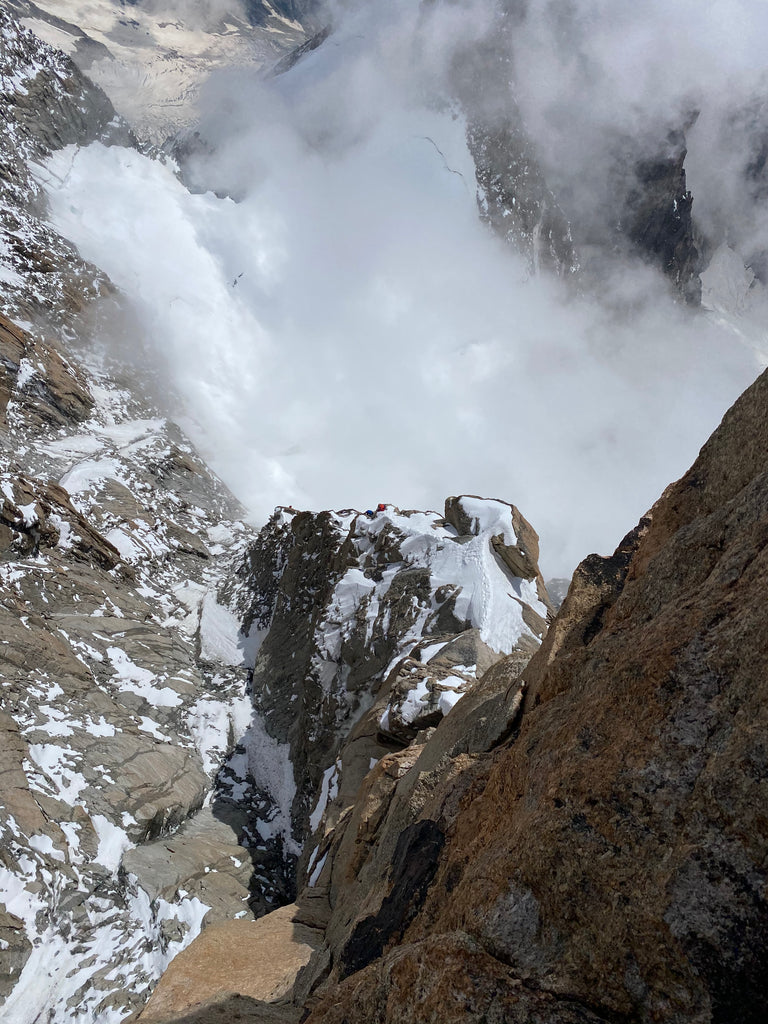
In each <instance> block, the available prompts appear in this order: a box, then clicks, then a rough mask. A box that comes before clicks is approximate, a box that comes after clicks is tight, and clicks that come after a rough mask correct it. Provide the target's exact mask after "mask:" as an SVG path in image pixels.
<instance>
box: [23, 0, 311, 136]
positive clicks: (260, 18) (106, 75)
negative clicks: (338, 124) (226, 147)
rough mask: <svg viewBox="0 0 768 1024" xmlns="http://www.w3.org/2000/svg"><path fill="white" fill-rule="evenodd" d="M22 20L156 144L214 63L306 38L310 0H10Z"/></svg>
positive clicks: (249, 60)
mask: <svg viewBox="0 0 768 1024" xmlns="http://www.w3.org/2000/svg"><path fill="white" fill-rule="evenodd" d="M7 6H8V7H9V9H10V10H12V11H13V12H14V13H15V14H16V15H17V16H18V17H19V18H20V20H21V22H22V24H23V25H25V27H27V28H31V29H32V30H33V31H34V32H35V33H36V34H37V35H38V36H40V38H42V39H44V40H45V41H46V42H48V43H51V44H52V45H53V46H56V47H57V48H59V49H61V50H63V51H64V52H65V53H68V54H69V55H70V56H71V57H73V59H74V60H75V62H76V63H77V64H78V65H79V66H80V67H81V68H82V69H83V70H85V71H87V73H88V75H89V76H90V77H91V78H92V79H93V80H94V81H95V82H96V83H97V84H98V85H100V86H102V88H104V89H105V91H106V92H107V94H108V95H109V96H110V98H111V99H112V101H113V103H114V104H115V107H116V109H117V110H118V112H119V113H120V114H122V115H123V116H124V117H126V118H127V119H128V120H129V121H130V123H131V124H132V125H133V127H134V128H135V130H136V132H137V134H138V135H139V137H140V138H142V139H143V140H145V141H149V142H152V143H157V144H159V143H162V142H163V141H164V140H165V139H166V138H167V137H168V136H169V135H172V134H175V132H177V131H178V130H179V129H180V128H182V127H186V126H188V125H189V124H190V123H192V121H193V120H194V104H195V100H196V97H197V95H198V91H199V87H200V85H201V83H202V81H203V80H204V79H205V78H206V77H207V76H208V75H209V74H210V73H211V72H212V71H214V70H216V69H217V68H223V67H227V68H232V67H243V66H247V67H254V68H260V67H269V66H270V65H272V64H274V63H275V62H276V61H277V60H278V59H279V58H280V57H281V56H283V55H284V54H286V53H288V52H290V51H291V50H292V49H294V48H295V47H296V46H297V45H299V44H300V43H301V42H302V41H303V40H304V38H305V36H306V34H307V33H306V32H305V29H304V26H303V23H304V20H305V19H306V20H307V24H308V25H309V26H310V27H312V26H313V24H314V22H313V21H312V17H311V16H312V13H313V11H314V9H315V8H316V4H315V3H314V0H285V2H282V3H280V2H276V3H274V4H269V3H266V2H263V0H246V2H244V3H240V2H238V0H235V2H232V3H229V2H217V3H210V2H206V3H189V4H185V3H179V2H174V0H169V2H160V0H96V2H92V3H86V2H84V0H39V2H33V0H10V3H9V4H8V5H7Z"/></svg>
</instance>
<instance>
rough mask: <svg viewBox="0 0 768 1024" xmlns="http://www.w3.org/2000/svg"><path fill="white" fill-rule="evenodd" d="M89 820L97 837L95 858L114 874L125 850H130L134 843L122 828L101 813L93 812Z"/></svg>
mask: <svg viewBox="0 0 768 1024" xmlns="http://www.w3.org/2000/svg"><path fill="white" fill-rule="evenodd" d="M91 820H92V821H93V827H94V828H95V829H96V834H97V835H98V837H99V849H98V852H97V853H96V857H95V860H96V861H97V862H98V863H99V864H101V865H102V866H103V867H105V868H106V869H107V870H108V871H110V872H111V873H112V874H113V875H114V874H116V873H117V870H118V868H119V867H120V862H121V861H122V859H123V854H124V853H125V851H126V850H132V849H133V847H134V845H135V844H134V843H132V842H131V841H130V839H129V838H128V836H127V835H126V833H125V832H124V830H123V829H121V828H118V826H117V825H113V824H112V822H111V821H110V820H109V819H108V818H105V817H104V815H103V814H94V815H93V816H92V818H91Z"/></svg>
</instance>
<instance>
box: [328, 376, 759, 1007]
mask: <svg viewBox="0 0 768 1024" xmlns="http://www.w3.org/2000/svg"><path fill="white" fill-rule="evenodd" d="M767 603H768V375H763V377H761V378H760V379H759V380H758V381H757V382H756V383H755V384H754V385H753V387H752V388H750V389H749V390H748V391H747V392H746V393H745V395H744V396H742V398H741V399H740V400H739V402H737V403H736V405H735V406H734V408H733V409H732V410H731V411H730V412H729V413H728V414H727V415H726V417H725V418H724V421H723V423H722V425H721V426H720V428H719V429H718V430H717V432H716V433H715V434H714V435H713V437H712V438H711V439H710V441H709V442H708V443H707V445H706V446H705V447H704V449H703V450H702V452H701V454H700V457H699V458H698V460H697V461H696V463H695V465H694V466H693V468H692V469H691V470H690V471H689V472H688V473H687V474H686V476H685V477H684V478H683V479H682V480H681V481H679V482H678V483H676V484H674V485H673V486H671V487H670V488H668V489H667V491H666V492H665V494H664V495H663V496H662V498H661V499H660V500H659V502H658V503H657V505H656V506H655V507H654V508H653V509H652V511H651V513H650V514H649V516H648V517H646V518H645V519H644V520H643V521H642V523H641V525H640V526H639V527H638V529H637V530H635V531H633V533H632V534H630V535H628V537H627V538H626V540H625V542H623V544H622V545H621V547H620V548H619V550H618V551H617V552H616V554H615V555H614V556H612V557H611V558H609V559H599V558H597V557H596V556H592V557H590V558H589V559H587V560H586V561H585V562H584V563H583V564H582V565H581V566H580V567H579V570H577V573H576V575H575V577H574V581H573V583H572V585H571V588H570V592H569V594H568V597H567V598H566V601H565V603H564V604H563V607H562V609H561V612H560V614H559V616H558V618H557V620H556V622H555V624H554V626H553V627H552V629H551V630H550V633H549V636H548V637H547V639H546V641H545V643H544V644H543V646H542V648H541V650H540V652H539V653H538V654H537V655H535V656H534V658H533V659H532V661H531V663H530V665H529V666H528V668H527V669H526V671H525V673H524V679H525V680H526V682H527V688H528V693H527V699H526V704H525V710H524V714H523V718H522V724H521V726H520V730H519V733H518V734H517V735H516V737H513V738H512V739H510V740H509V741H508V742H509V746H508V749H507V750H506V752H504V753H503V754H502V756H501V757H498V755H497V758H496V760H495V762H491V760H490V759H488V761H487V767H486V769H485V774H486V776H487V783H486V785H485V787H484V790H483V792H482V793H481V795H479V796H478V795H475V796H474V799H471V800H470V799H467V800H465V802H464V804H463V806H462V809H461V811H460V813H459V815H458V818H457V819H456V821H455V823H454V824H453V827H452V828H451V829H449V830H448V834H447V836H446V845H445V848H444V850H443V852H442V854H441V855H440V856H439V864H438V868H437V872H436V875H435V879H434V882H433V883H432V885H431V887H430V889H429V891H428V893H427V896H426V901H425V903H424V905H423V907H422V909H421V910H420V912H419V913H418V915H417V916H416V918H415V920H414V921H413V922H412V924H411V926H410V928H409V930H408V931H407V932H406V934H405V935H404V937H403V938H402V940H401V941H402V942H403V943H409V942H410V943H415V945H410V946H399V947H395V949H394V951H393V952H390V953H389V954H388V953H387V951H386V949H385V951H384V957H383V958H382V959H379V960H377V961H375V962H374V963H372V964H370V965H369V966H368V967H366V968H365V969H364V970H362V971H360V972H358V973H357V974H354V975H352V976H351V977H350V978H348V979H347V980H346V981H345V982H343V983H342V984H341V985H333V986H330V985H327V986H326V989H325V991H323V990H322V988H321V989H320V990H319V993H320V1000H321V1001H320V1002H319V1003H318V1004H317V1005H316V1007H315V1010H314V1012H313V1014H312V1017H311V1018H310V1019H311V1021H312V1022H313V1024H316V1022H319V1021H323V1022H335V1021H341V1020H342V1019H345V1017H346V1019H350V1020H352V1019H354V1020H355V1021H376V1022H382V1024H383V1022H387V1024H394V1022H401V1021H426V1020H438V1019H439V1020H441V1021H446V1020H453V1019H457V1020H458V1019H465V1020H466V1019H478V1020H479V1019H482V1015H483V1014H485V1016H486V1019H487V1020H489V1021H490V1020H516V1019H524V1020H538V1021H542V1022H551V1024H553V1022H556V1021H560V1020H563V1019H569V1018H564V1017H563V1016H562V1014H563V1012H564V1010H565V1009H567V1008H568V1007H571V1004H572V1003H576V1004H579V1006H580V1007H583V1008H584V1009H583V1011H582V1010H581V1009H580V1010H579V1013H582V1012H583V1014H584V1015H583V1016H581V1017H576V1018H575V1019H589V1016H588V1011H587V1010H586V1007H589V1010H590V1011H592V1012H594V1013H596V1014H598V1016H599V1017H601V1018H602V1017H605V1018H609V1019H616V1015H619V1016H620V1017H621V1018H622V1019H626V1020H632V1021H657V1020H658V1021H675V1022H680V1024H682V1022H692V1021H695V1022H702V1024H704V1022H713V1024H727V1022H728V1024H730V1022H735V1021H739V1022H740V1024H758V1022H763V1021H765V1020H766V1019H768V972H767V971H766V970H765V964H766V962H767V961H768V905H767V903H766V893H767V892H768V618H767V616H766V611H765V609H766V605H767ZM474 772H475V790H476V789H477V786H478V784H479V780H481V779H482V773H479V774H478V770H477V766H475V769H474ZM475 790H473V791H472V792H471V793H470V794H469V795H470V796H472V795H474V793H475ZM336 914H338V908H337V910H336ZM464 935H469V936H470V938H471V942H472V943H476V944H477V946H472V949H473V952H472V953H471V955H470V954H468V953H467V952H466V949H464V952H462V954H461V956H460V957H458V959H457V958H456V957H455V956H453V955H452V956H440V955H439V954H438V952H437V946H436V947H435V950H434V955H431V956H430V957H429V958H428V959H426V960H425V959H424V958H423V957H422V955H421V953H419V952H418V951H419V950H423V949H426V948H427V947H428V944H429V943H435V942H436V938H437V937H441V943H442V946H443V948H444V949H445V948H448V947H447V946H446V945H445V939H444V937H445V936H452V937H453V938H452V939H451V940H450V941H452V942H456V943H459V944H461V942H463V941H464V939H463V938H462V936H464ZM395 941H398V940H395ZM478 950H479V952H478ZM335 956H336V957H338V956H339V951H336V952H335ZM467 957H469V959H467ZM470 961H471V964H472V967H471V970H470V968H469V966H468V964H469V963H470ZM468 972H469V973H470V974H471V978H472V982H471V985H470V984H468V983H467V981H466V976H467V973H468ZM332 977H333V975H332ZM520 983H522V985H523V987H524V991H525V993H526V998H528V997H529V996H531V992H533V991H535V992H536V993H540V994H541V993H546V994H548V996H551V997H553V998H552V1000H551V1002H548V1001H547V1000H546V999H545V1000H544V1001H543V1002H540V1003H539V1004H537V1006H536V1007H535V1010H534V1009H533V1008H529V1010H528V1011H526V1012H528V1014H529V1015H528V1016H525V1015H523V1016H521V1017H520V1018H518V1017H517V1016H515V1014H516V1013H517V1011H513V1010H512V1009H510V1007H509V1005H508V1003H509V1000H510V999H512V998H513V996H514V993H515V991H518V988H517V986H519V984H520ZM468 988H469V989H471V990H472V992H473V993H474V995H473V998H475V997H476V995H477V993H478V992H485V993H489V992H491V990H493V991H494V992H495V996H494V998H495V999H496V1003H493V1002H492V1001H491V1002H490V1003H489V1004H488V1005H489V1006H493V1007H494V1008H493V1012H489V1011H488V1010H487V1009H485V1008H483V1007H481V1006H479V1004H475V1003H471V1002H469V1003H466V1004H464V1009H458V1010H455V1006H454V1002H453V999H454V997H455V998H456V999H457V1000H458V1001H459V1005H461V1001H462V1000H463V999H465V998H466V991H467V989H468ZM528 990H531V992H529V991H528ZM435 993H438V995H435ZM433 998H434V1004H433V1003H431V1002H430V1000H432V999H433ZM438 1006H439V1007H440V1010H439V1011H438V1009H437V1007H438ZM353 1007H354V1008H355V1009H354V1012H353ZM568 1012H570V1010H569V1011H568ZM455 1013H457V1014H458V1016H455V1015H454V1014H455ZM462 1013H463V1014H464V1016H463V1017H462V1016H461V1014H462Z"/></svg>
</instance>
